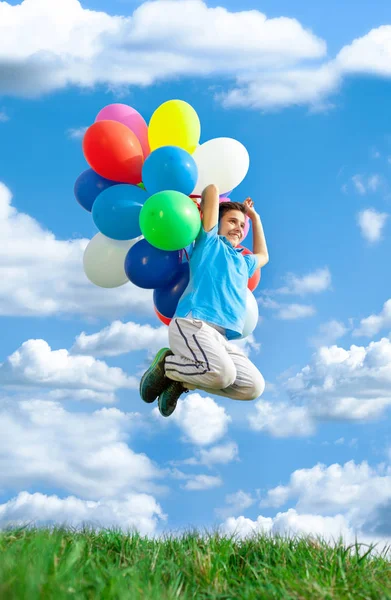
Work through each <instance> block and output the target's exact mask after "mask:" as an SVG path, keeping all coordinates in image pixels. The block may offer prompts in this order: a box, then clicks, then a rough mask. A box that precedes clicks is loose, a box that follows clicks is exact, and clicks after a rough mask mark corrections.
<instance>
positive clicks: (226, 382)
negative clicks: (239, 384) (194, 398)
mask: <svg viewBox="0 0 391 600" xmlns="http://www.w3.org/2000/svg"><path fill="white" fill-rule="evenodd" d="M235 379H236V367H235V365H234V364H233V363H232V364H229V363H228V364H225V365H224V366H223V368H222V369H221V371H219V372H217V371H215V372H214V373H213V384H212V387H213V388H215V389H216V390H224V389H225V388H227V387H229V386H230V385H232V384H233V383H234V381H235Z"/></svg>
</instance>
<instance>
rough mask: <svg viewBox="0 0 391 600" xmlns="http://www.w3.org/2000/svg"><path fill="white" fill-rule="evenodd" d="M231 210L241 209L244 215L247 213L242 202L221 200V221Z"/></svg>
mask: <svg viewBox="0 0 391 600" xmlns="http://www.w3.org/2000/svg"><path fill="white" fill-rule="evenodd" d="M230 210H240V212H242V213H243V214H244V215H245V214H246V207H245V206H244V204H243V203H242V202H221V204H220V206H219V221H220V219H221V217H223V216H224V215H225V213H227V212H228V211H230Z"/></svg>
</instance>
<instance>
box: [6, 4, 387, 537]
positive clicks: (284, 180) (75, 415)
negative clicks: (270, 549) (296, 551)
mask: <svg viewBox="0 0 391 600" xmlns="http://www.w3.org/2000/svg"><path fill="white" fill-rule="evenodd" d="M17 5H20V6H17ZM44 5H45V3H44V2H42V1H41V2H37V1H36V0H25V1H24V2H23V3H16V2H1V3H0V33H2V28H3V27H4V31H3V34H4V35H0V39H1V40H2V42H0V72H1V69H2V68H3V71H2V72H3V73H5V74H6V75H5V77H4V78H3V80H1V79H0V94H1V98H0V140H1V143H0V182H1V185H0V231H1V233H2V236H1V238H2V241H3V244H2V250H1V262H0V265H1V269H2V280H3V286H2V289H1V291H0V311H1V316H2V319H3V328H2V332H3V335H2V337H1V341H0V351H1V358H0V363H1V366H0V382H1V384H2V392H1V396H0V413H1V419H0V432H1V435H0V460H1V469H0V473H1V475H0V525H6V524H8V523H10V522H14V521H15V520H35V521H37V522H39V523H45V522H48V521H56V522H63V521H68V522H72V523H74V524H78V523H81V522H82V521H83V520H91V521H94V520H95V521H99V522H100V523H101V524H103V525H104V526H110V525H121V526H123V527H126V526H129V525H130V526H132V525H136V526H138V527H139V528H140V530H141V531H142V532H144V533H146V534H159V533H161V532H163V531H168V530H175V529H180V528H183V527H186V526H188V525H191V524H193V525H195V526H197V527H201V528H203V527H212V526H213V525H216V524H218V525H220V526H221V527H222V528H223V530H224V531H226V532H231V531H233V530H234V529H236V530H237V531H239V533H240V534H241V535H247V534H248V533H249V532H251V531H252V530H254V529H259V530H261V529H264V530H266V531H272V532H281V531H287V530H288V529H289V528H290V529H293V531H294V532H297V533H301V532H304V533H308V532H310V531H311V532H313V533H315V534H317V533H319V534H321V535H323V536H325V537H326V538H330V536H331V537H332V536H337V535H338V534H339V533H340V532H341V533H342V534H343V535H345V537H346V539H347V540H351V539H352V536H354V534H355V533H357V534H358V536H359V538H361V539H362V540H363V541H368V540H369V541H372V540H375V541H379V542H380V543H381V544H384V543H389V542H391V538H390V537H389V529H388V530H387V523H386V519H385V518H384V515H386V514H387V511H388V513H389V514H390V512H391V464H390V461H391V439H390V435H389V430H390V414H389V406H390V404H391V297H390V283H389V282H390V275H389V271H390V270H389V256H390V255H391V236H390V219H389V215H390V212H391V208H390V207H391V189H390V183H389V182H390V181H391V179H390V171H391V127H390V125H389V107H390V105H391V88H390V77H391V69H390V68H389V66H388V65H389V64H391V62H390V60H384V57H387V56H388V57H389V58H391V26H390V25H388V23H389V20H390V16H389V14H388V13H389V9H388V10H387V6H386V3H385V2H373V3H371V4H370V5H369V3H368V4H367V5H366V6H360V8H357V6H356V5H355V4H353V2H346V3H344V7H343V9H341V8H340V7H339V6H338V4H337V3H336V2H327V3H326V2H319V3H317V4H316V6H315V5H308V3H304V1H303V2H302V1H296V2H293V3H292V2H290V3H288V2H270V1H266V2H263V3H262V5H260V3H255V2H254V3H251V2H246V3H241V4H240V10H241V11H242V15H241V17H240V19H242V20H240V19H239V20H238V19H237V17H233V18H231V17H232V15H231V13H232V12H236V11H238V10H239V4H238V3H237V2H228V1H226V2H225V3H224V4H220V5H218V4H217V3H210V4H204V3H202V2H187V0H183V1H182V0H178V1H177V2H174V3H172V2H163V1H162V2H154V3H149V4H147V3H145V4H142V3H135V2H123V1H119V0H117V1H116V2H112V3H110V5H109V3H107V2H105V1H103V0H102V1H99V2H90V1H89V2H84V3H82V4H81V5H80V4H79V3H78V2H76V0H67V1H65V0H64V2H63V3H62V7H61V15H60V14H59V13H58V10H60V9H59V8H58V7H53V5H51V4H50V2H49V0H48V4H47V6H44ZM216 6H223V7H224V8H225V12H224V11H221V10H220V11H218V12H217V13H216V11H214V10H213V9H214V7H216ZM137 7H138V9H137ZM85 9H89V11H98V10H99V11H102V13H104V14H100V15H96V14H95V13H94V12H85ZM136 9H137V10H136ZM134 10H136V12H135V13H134V15H133V17H132V19H130V17H131V16H132V13H133V11H134ZM249 10H253V11H258V12H257V13H252V14H248V13H246V11H249ZM2 11H3V12H2ZM16 11H18V12H16ZM41 11H44V14H45V15H46V17H45V18H46V19H47V21H44V20H43V16H42V15H41ZM159 11H161V12H159ZM170 11H175V14H176V18H177V21H176V25H175V27H176V29H175V27H174V25H172V20H171V25H170V24H169V23H168V24H167V31H166V30H165V29H164V28H163V30H162V31H161V30H159V27H160V25H159V24H161V18H163V15H164V16H167V15H168V17H167V18H169V15H170V14H171V13H170ZM189 11H190V12H191V14H192V18H191V19H189V16H188V15H189V14H190V13H189ZM261 13H263V14H264V15H265V18H266V20H265V18H263V17H262V15H261ZM112 15H117V16H118V15H121V16H122V17H123V18H122V19H116V18H113V16H112ZM159 15H160V18H159ZM254 15H255V16H254ZM336 15H338V18H336ZM65 17H66V18H65ZM282 17H286V19H281V18H282ZM293 19H295V20H296V21H293ZM48 22H49V23H50V27H49V26H45V30H42V32H41V33H42V35H37V36H36V37H34V38H32V37H29V36H28V35H27V33H26V32H28V31H31V30H32V27H35V28H36V29H37V33H38V28H39V26H40V23H41V26H42V23H46V25H47V23H48ZM171 26H172V27H174V29H175V30H169V27H171ZM155 27H156V29H154V28H155ZM12 28H14V29H12ZM252 28H253V29H252ZM160 29H162V28H160ZM7 31H14V32H17V33H18V35H13V36H8V37H7V36H6V35H5V32H7ZM50 32H54V34H53V35H51V33H50ZM75 32H79V33H75ZM158 34H159V35H158ZM17 39H19V40H20V42H19V43H16V41H15V40H17ZM26 40H27V41H26ZM353 40H357V41H356V42H355V43H354V44H352V42H353ZM162 51H164V55H163V57H162V54H161V53H162ZM109 65H110V67H111V68H108V66H109ZM140 65H141V67H140ZM171 98H181V99H183V100H186V101H187V102H189V103H190V104H192V106H194V108H195V109H196V111H197V113H198V115H199V117H200V120H201V127H202V132H201V142H204V141H207V140H208V139H212V138H215V137H220V136H226V137H232V138H235V139H237V140H239V141H241V142H242V143H243V144H244V145H245V146H246V148H247V150H248V152H249V154H250V169H249V172H248V175H247V177H246V178H245V180H244V181H243V182H242V184H241V185H240V186H239V187H238V188H236V189H235V191H234V192H233V194H232V198H233V199H235V200H243V199H244V198H245V197H246V196H248V195H249V196H251V197H252V198H253V200H254V202H255V205H256V207H257V209H258V211H259V213H260V215H261V218H262V222H263V225H264V230H265V235H266V239H267V244H268V249H269V255H270V262H269V263H268V264H267V265H266V266H265V267H264V268H263V269H262V278H261V283H260V285H259V287H258V288H257V290H256V291H255V295H256V298H257V300H258V303H259V312H260V320H259V323H258V326H257V328H256V330H255V332H254V335H253V336H252V337H251V338H249V339H248V340H247V342H246V344H245V349H246V351H247V352H248V354H249V356H250V358H251V360H252V361H253V362H254V363H255V364H256V365H257V366H258V368H259V369H260V370H261V372H262V373H263V375H264V377H265V380H266V382H267V384H266V390H265V392H264V394H263V395H262V397H261V398H259V399H257V400H256V401H254V402H248V403H240V402H235V401H233V400H225V399H223V398H219V397H207V396H206V395H205V394H204V393H200V394H198V393H194V394H188V395H186V396H184V397H183V400H182V399H181V401H180V402H179V405H178V408H177V410H176V411H175V413H174V415H173V416H172V417H170V418H169V419H164V418H163V417H161V416H160V415H159V414H158V413H157V409H156V407H151V406H148V405H145V404H144V403H143V402H142V401H141V399H140V398H139V396H138V381H139V378H140V376H141V374H142V372H143V370H144V369H145V368H146V366H147V365H148V364H149V361H150V359H151V356H153V354H154V352H155V351H156V350H157V349H158V348H159V347H160V346H162V345H166V341H167V340H166V336H167V328H165V327H163V326H161V324H160V322H159V321H158V320H157V319H156V317H155V316H154V314H153V310H152V295H151V294H150V293H149V292H146V291H145V290H141V289H139V288H135V287H134V286H132V285H131V284H130V283H129V284H127V285H125V286H123V287H122V288H117V289H114V290H108V291H107V290H101V289H99V288H97V287H95V286H93V285H92V284H90V283H89V281H88V280H87V279H86V277H85V275H84V272H83V266H82V256H83V250H84V248H85V246H86V244H87V241H88V240H89V239H91V238H92V237H93V236H94V235H95V233H96V231H97V230H96V228H95V226H94V224H93V221H92V217H91V214H90V213H87V212H86V211H84V210H83V209H82V208H81V207H80V206H79V205H78V203H77V202H76V200H75V198H74V196H73V185H74V182H75V180H76V178H77V177H78V175H79V174H80V173H81V172H82V171H83V170H84V169H85V168H87V165H86V162H85V159H84V157H83V153H82V149H81V139H82V132H83V130H84V128H86V127H88V125H90V124H91V123H92V122H93V121H94V119H95V116H96V114H97V113H98V112H99V110H100V109H101V108H103V106H105V105H107V104H110V103H112V102H124V103H127V104H129V105H131V106H133V107H134V108H136V109H137V110H138V111H139V112H140V113H141V114H142V115H143V116H144V118H145V119H146V120H147V121H148V120H149V119H150V117H151V115H152V113H153V112H154V110H155V109H156V108H157V107H158V106H159V105H160V104H161V103H162V102H164V101H166V100H168V99H171ZM245 243H246V245H248V246H249V247H250V248H251V232H250V234H249V236H248V237H247V239H246V242H245ZM83 332H84V334H83ZM82 334H83V335H82ZM90 336H93V337H90ZM87 501H93V502H94V503H95V504H93V505H92V506H90V507H89V508H88V507H87V504H86V503H87ZM353 539H354V538H353Z"/></svg>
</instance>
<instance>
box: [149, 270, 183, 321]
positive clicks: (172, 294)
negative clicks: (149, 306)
mask: <svg viewBox="0 0 391 600" xmlns="http://www.w3.org/2000/svg"><path fill="white" fill-rule="evenodd" d="M189 279H190V269H189V263H182V264H181V265H180V267H179V270H178V275H177V277H176V278H175V279H174V280H173V281H172V282H171V283H170V284H169V285H167V286H165V287H161V288H158V289H156V290H154V292H153V302H154V305H155V306H156V308H157V310H158V311H159V312H160V314H161V315H163V316H164V317H167V318H168V319H172V317H173V316H174V314H175V311H176V307H177V306H178V302H179V299H180V297H181V296H182V294H183V292H184V291H185V289H186V288H187V285H188V283H189Z"/></svg>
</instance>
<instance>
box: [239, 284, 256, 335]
mask: <svg viewBox="0 0 391 600" xmlns="http://www.w3.org/2000/svg"><path fill="white" fill-rule="evenodd" d="M258 319H259V310H258V302H257V301H256V299H255V296H254V294H253V293H252V291H251V290H249V289H248V288H247V297H246V319H245V321H244V326H243V333H242V335H241V337H240V339H241V340H243V339H244V338H246V337H247V336H249V335H250V334H251V333H252V332H253V331H254V329H255V328H256V326H257V323H258Z"/></svg>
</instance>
